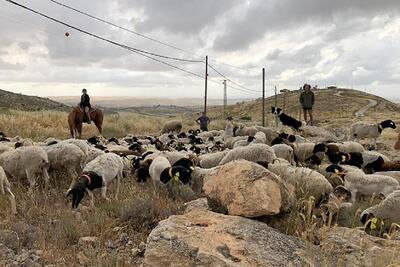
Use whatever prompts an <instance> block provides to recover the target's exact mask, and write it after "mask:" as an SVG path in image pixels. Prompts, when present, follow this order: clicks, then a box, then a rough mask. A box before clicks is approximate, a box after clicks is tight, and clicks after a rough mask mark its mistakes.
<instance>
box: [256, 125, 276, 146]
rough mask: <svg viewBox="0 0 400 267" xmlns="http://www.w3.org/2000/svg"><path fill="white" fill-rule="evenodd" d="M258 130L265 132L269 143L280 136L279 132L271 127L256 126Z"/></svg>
mask: <svg viewBox="0 0 400 267" xmlns="http://www.w3.org/2000/svg"><path fill="white" fill-rule="evenodd" d="M255 128H256V129H257V131H259V132H263V133H264V134H265V136H266V138H267V141H266V142H265V143H266V144H267V145H271V144H272V141H273V140H274V139H275V138H277V137H278V135H279V133H278V132H277V131H276V130H275V129H273V128H270V127H263V126H255Z"/></svg>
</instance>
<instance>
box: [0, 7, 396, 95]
mask: <svg viewBox="0 0 400 267" xmlns="http://www.w3.org/2000/svg"><path fill="white" fill-rule="evenodd" d="M59 1H60V2H63V3H66V4H68V5H70V6H73V7H75V8H77V9H80V10H83V11H86V12H88V13H90V14H92V15H95V16H98V17H100V18H103V19H106V20H109V21H111V22H113V23H115V24H118V25H120V26H123V27H126V28H129V29H132V30H133V31H137V32H139V33H141V34H145V35H147V36H150V37H152V38H155V39H158V40H160V41H163V42H165V43H168V44H171V45H173V46H176V47H178V48H181V49H183V50H185V51H187V52H189V53H187V52H182V51H180V50H176V49H172V48H170V47H166V46H163V45H160V44H158V43H156V42H152V41H149V40H146V39H144V38H141V37H138V36H136V35H133V34H131V33H129V32H126V31H123V30H120V29H117V28H113V27H111V26H109V25H106V24H104V23H101V22H98V21H94V20H93V19H90V18H88V17H85V16H83V15H80V14H77V13H75V12H73V11H70V10H67V9H65V8H63V7H60V6H58V5H56V4H54V3H52V2H51V1H49V0H16V2H19V3H21V4H24V5H27V6H29V7H31V8H34V9H36V10H38V11H41V12H43V13H46V14H48V15H51V16H53V17H55V18H57V19H60V20H62V21H65V22H67V23H70V24H72V25H74V26H77V27H79V28H82V29H85V30H87V31H90V32H92V33H95V34H98V35H100V36H102V37H105V38H109V39H112V40H113V41H116V42H120V43H122V44H124V45H128V46H131V47H134V48H138V49H142V50H146V51H149V52H153V53H158V54H162V55H168V56H173V57H178V58H184V59H199V58H200V59H203V58H204V56H205V55H209V57H210V64H211V65H213V67H215V68H216V69H217V70H218V71H220V72H221V73H223V74H225V75H226V76H227V77H228V78H230V79H231V80H232V81H234V82H236V83H238V84H240V85H242V86H244V87H245V88H248V89H251V90H255V91H259V90H261V69H262V67H265V68H266V71H267V83H266V86H267V90H268V92H267V95H270V94H271V93H272V91H271V89H272V87H273V85H277V87H278V88H279V89H281V88H289V89H296V88H298V87H299V86H301V85H302V84H304V83H305V82H307V83H311V84H313V85H314V84H316V85H318V86H319V87H324V86H325V85H337V86H341V87H347V88H352V87H353V88H355V89H362V90H367V91H368V92H371V93H375V94H378V95H380V96H384V97H387V98H396V96H397V95H399V97H398V98H400V94H399V93H398V92H399V91H398V90H399V87H398V85H399V84H400V57H399V56H400V16H399V11H400V1H399V0H379V1H378V0H351V1H350V0H335V1H321V0H247V1H241V0H218V1H217V0H202V1H199V0H197V1H195V0H108V1H104V0H103V1H98V0H85V1H82V0H68V1H67V0H59ZM0 24H1V27H0V36H1V38H0V88H2V89H6V90H10V91H14V92H21V93H26V94H31V95H40V96H51V95H79V94H80V92H81V89H82V88H87V89H88V91H89V93H90V94H92V95H98V96H114V95H118V96H144V97H152V96H157V97H201V96H202V95H203V91H204V80H202V79H200V78H199V77H196V76H192V75H189V74H187V73H184V72H181V71H178V70H175V69H173V68H171V67H168V66H165V65H162V64H160V63H158V62H155V61H152V60H150V59H148V58H145V57H143V56H141V55H137V54H134V53H132V52H130V51H128V50H125V49H122V48H120V47H117V46H114V45H111V44H108V43H105V42H104V41H100V40H96V39H94V38H93V37H90V36H86V35H84V34H82V33H80V32H78V31H75V30H73V29H69V28H67V27H65V26H62V25H57V24H56V23H54V22H52V21H49V20H46V19H44V18H41V17H39V16H37V15H35V14H32V13H29V12H28V11H25V10H23V9H21V8H20V7H16V6H13V5H11V4H10V3H8V2H6V1H5V0H0ZM66 32H68V33H69V34H70V35H69V37H66V36H65V33H66ZM165 61H166V62H168V63H170V64H173V65H176V66H178V67H180V68H183V69H185V70H188V71H191V72H193V73H195V74H198V75H200V76H204V69H205V64H203V63H182V62H175V61H171V60H165ZM223 63H226V64H228V65H226V64H223ZM230 65H232V66H230ZM233 66H236V67H233ZM209 78H210V79H212V80H213V81H214V82H212V81H210V82H209V95H210V97H212V98H220V97H222V94H223V85H222V83H221V80H222V78H221V77H220V76H218V74H217V73H215V72H214V71H212V70H210V76H209ZM229 84H230V83H229V82H228V87H229ZM235 87H238V86H237V85H235ZM228 95H229V97H232V98H238V97H246V98H248V97H259V96H260V95H261V93H256V92H243V91H239V90H235V89H228Z"/></svg>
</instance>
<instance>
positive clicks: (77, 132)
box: [68, 107, 104, 138]
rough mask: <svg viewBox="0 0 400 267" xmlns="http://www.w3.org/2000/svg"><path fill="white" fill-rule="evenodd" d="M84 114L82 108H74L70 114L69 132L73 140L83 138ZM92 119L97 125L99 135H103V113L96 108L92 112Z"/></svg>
mask: <svg viewBox="0 0 400 267" xmlns="http://www.w3.org/2000/svg"><path fill="white" fill-rule="evenodd" d="M83 115H84V112H83V110H82V109H81V108H80V107H74V108H73V109H72V110H71V112H70V113H69V114H68V125H69V131H70V133H71V136H72V137H73V138H81V135H82V123H83ZM90 118H91V120H92V122H94V124H95V125H96V127H97V129H98V130H99V133H100V134H102V127H103V118H104V115H103V111H101V110H100V109H97V108H94V109H91V110H90Z"/></svg>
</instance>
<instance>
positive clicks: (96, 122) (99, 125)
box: [93, 118, 103, 135]
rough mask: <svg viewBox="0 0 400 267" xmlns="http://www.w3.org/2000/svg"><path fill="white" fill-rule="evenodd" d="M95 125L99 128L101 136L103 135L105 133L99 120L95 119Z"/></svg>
mask: <svg viewBox="0 0 400 267" xmlns="http://www.w3.org/2000/svg"><path fill="white" fill-rule="evenodd" d="M93 121H94V124H95V125H96V127H97V130H99V133H100V135H102V134H103V133H102V132H103V129H102V122H99V121H98V120H97V119H95V118H93Z"/></svg>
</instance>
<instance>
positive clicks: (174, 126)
mask: <svg viewBox="0 0 400 267" xmlns="http://www.w3.org/2000/svg"><path fill="white" fill-rule="evenodd" d="M181 130H182V122H180V121H177V120H172V121H168V122H166V123H165V124H164V126H163V128H162V130H161V133H162V134H164V133H170V132H175V133H179V132H180V131H181Z"/></svg>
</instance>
